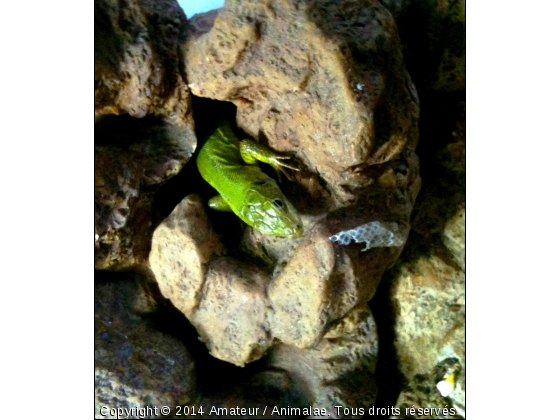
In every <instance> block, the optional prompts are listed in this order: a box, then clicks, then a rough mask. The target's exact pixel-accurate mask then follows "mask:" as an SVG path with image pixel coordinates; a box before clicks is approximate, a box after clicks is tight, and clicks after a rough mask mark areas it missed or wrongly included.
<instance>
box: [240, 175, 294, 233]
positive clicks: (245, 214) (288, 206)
mask: <svg viewBox="0 0 560 420" xmlns="http://www.w3.org/2000/svg"><path fill="white" fill-rule="evenodd" d="M245 202H246V203H247V205H246V206H244V208H243V209H242V219H243V220H245V222H247V223H248V224H249V225H251V226H253V227H254V228H255V229H257V230H258V231H259V232H261V233H265V234H267V235H275V236H284V237H288V238H299V237H300V236H301V235H302V234H303V223H302V222H301V219H300V217H299V214H298V212H297V210H296V209H295V207H294V206H293V205H292V203H290V202H289V201H288V199H287V198H286V197H285V196H284V194H283V193H282V191H281V190H280V188H279V187H278V185H276V182H274V180H273V179H272V178H270V180H266V181H261V182H257V183H255V184H253V185H252V186H251V188H250V189H249V190H248V191H247V194H246V200H245Z"/></svg>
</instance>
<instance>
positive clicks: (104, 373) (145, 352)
mask: <svg viewBox="0 0 560 420" xmlns="http://www.w3.org/2000/svg"><path fill="white" fill-rule="evenodd" d="M149 311H150V307H149V305H148V304H147V302H146V297H145V295H144V293H143V292H142V290H141V289H140V288H139V286H138V284H137V283H136V281H134V279H130V278H127V275H126V274H123V275H122V278H121V279H118V280H117V281H111V282H107V281H97V280H96V285H95V323H94V329H95V418H117V417H113V416H109V417H105V416H103V415H102V413H101V408H102V407H104V406H106V407H108V408H117V407H121V408H125V409H126V408H135V407H137V406H139V407H146V406H161V405H167V406H170V407H171V406H173V407H175V405H179V404H189V403H191V402H193V401H194V398H195V397H194V396H195V389H196V388H195V387H196V377H195V370H194V363H193V361H192V359H191V357H190V355H189V353H188V351H187V350H186V348H185V347H184V345H183V344H182V343H181V342H180V341H179V340H178V339H177V338H175V337H172V336H170V335H167V334H164V333H162V332H160V331H158V330H157V329H155V328H154V327H152V326H151V325H150V324H149V323H148V322H147V321H145V320H144V319H143V318H142V317H141V316H140V315H139V314H140V313H142V312H149ZM106 412H107V410H104V413H106ZM121 418H122V417H121ZM129 418H140V417H139V416H132V417H129Z"/></svg>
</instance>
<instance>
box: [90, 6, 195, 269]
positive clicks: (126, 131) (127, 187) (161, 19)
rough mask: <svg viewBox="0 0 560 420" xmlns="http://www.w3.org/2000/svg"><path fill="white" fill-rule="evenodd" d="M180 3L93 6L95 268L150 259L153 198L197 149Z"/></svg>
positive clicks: (118, 265) (131, 264)
mask: <svg viewBox="0 0 560 420" xmlns="http://www.w3.org/2000/svg"><path fill="white" fill-rule="evenodd" d="M185 26H186V18H185V16H184V13H183V11H182V10H181V8H180V7H179V6H178V4H177V3H176V2H175V1H157V2H156V1H140V0H138V1H134V0H130V1H124V2H117V1H112V0H96V1H95V267H96V268H98V269H107V268H111V269H122V268H126V267H130V266H133V265H137V264H142V263H143V262H145V260H146V259H147V257H148V252H149V245H150V238H151V233H152V231H153V227H152V226H151V219H152V217H151V213H150V212H151V204H152V201H153V193H154V192H155V190H157V188H158V187H159V186H160V185H161V184H162V183H164V182H165V181H166V180H167V179H169V178H170V177H171V176H173V175H175V174H177V173H178V172H179V171H180V169H181V167H182V166H183V165H184V164H185V163H186V162H187V161H188V160H189V158H190V156H191V155H192V153H193V151H194V148H195V147H196V137H195V134H194V122H193V119H192V112H191V109H190V108H191V105H190V93H189V91H188V88H187V85H186V83H185V81H184V80H185V77H184V76H183V74H184V70H182V69H181V65H182V58H181V56H180V52H181V49H180V48H179V45H180V44H181V43H182V42H184V40H185Z"/></svg>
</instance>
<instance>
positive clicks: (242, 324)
mask: <svg viewBox="0 0 560 420" xmlns="http://www.w3.org/2000/svg"><path fill="white" fill-rule="evenodd" d="M267 281H268V278H267V276H266V275H265V274H264V273H262V272H260V271H259V270H258V269H257V268H256V267H253V266H251V265H247V264H243V263H240V262H239V261H237V260H235V259H234V258H230V257H221V258H216V259H214V260H213V261H212V262H211V263H210V266H209V267H208V272H207V275H206V281H205V285H204V289H203V291H202V294H201V297H200V303H199V305H198V307H197V309H196V311H195V313H194V314H193V316H192V317H191V318H190V320H191V322H192V324H193V325H194V326H195V327H196V329H197V331H198V333H199V334H200V338H201V340H202V341H204V342H205V343H206V344H207V346H208V350H209V351H210V354H212V355H213V356H215V357H217V358H219V359H222V360H226V361H228V362H231V363H234V364H236V365H240V366H243V365H244V364H245V363H249V362H252V361H253V360H257V359H259V358H260V357H262V355H263V354H264V353H265V351H266V350H267V349H268V347H269V346H270V341H271V340H270V334H269V333H268V330H269V329H270V328H269V326H268V322H267V319H266V318H267V310H268V308H267V306H268V302H267V299H266V289H265V288H266V283H267Z"/></svg>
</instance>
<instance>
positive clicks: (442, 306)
mask: <svg viewBox="0 0 560 420" xmlns="http://www.w3.org/2000/svg"><path fill="white" fill-rule="evenodd" d="M464 107H465V103H464V102H462V103H459V104H458V106H457V104H455V106H454V107H451V109H452V113H454V114H455V115H456V118H458V121H457V122H456V125H455V127H453V125H451V129H450V130H449V132H448V133H446V135H445V136H443V138H445V139H446V140H447V143H446V144H445V143H443V144H440V145H439V150H433V153H432V156H431V157H430V158H429V159H430V160H431V162H430V160H428V159H427V163H428V164H430V163H433V166H432V167H431V169H432V172H431V173H428V172H427V174H426V176H425V177H424V180H425V185H424V187H425V188H424V189H423V190H422V193H421V194H420V195H419V197H418V205H417V211H416V212H415V215H414V218H413V221H412V227H411V233H410V240H409V242H408V244H407V247H406V249H405V251H404V252H403V254H402V256H401V260H400V261H399V263H398V264H397V265H396V266H395V267H394V268H393V269H392V270H391V272H390V273H389V275H388V276H387V279H386V280H387V282H388V283H387V285H388V291H387V298H388V299H389V300H390V303H389V306H390V310H388V311H386V313H387V314H388V315H389V314H390V313H392V314H393V317H394V319H393V320H392V321H393V322H394V324H393V328H394V332H393V336H391V337H387V338H389V339H391V340H392V341H393V343H392V345H393V346H394V349H393V350H392V351H393V352H394V354H395V356H396V361H397V364H398V369H399V371H400V372H401V373H402V375H403V381H404V383H405V384H406V383H408V385H406V391H403V392H405V394H403V395H401V396H400V397H399V401H400V402H399V404H401V403H402V404H404V405H405V406H406V404H409V405H410V406H411V405H412V404H415V403H416V406H417V407H418V404H419V403H420V402H421V403H423V404H428V403H430V404H436V402H437V405H430V406H429V407H434V408H437V407H440V408H442V407H443V406H445V405H446V404H447V406H448V408H452V407H453V408H454V409H455V410H456V413H457V415H463V416H464V413H465V364H466V361H465V190H464V185H465V184H464V179H465V160H464V150H465V149H464V148H465V114H464V109H465V108H464ZM453 108H455V109H454V110H453ZM437 117H438V118H439V117H440V114H439V113H437ZM452 130H453V131H452ZM434 146H435V147H438V146H437V145H432V147H434ZM435 147H434V148H435ZM377 298H378V297H377V296H376V300H377ZM376 300H374V302H373V303H374V304H375V303H376ZM389 318H390V317H389ZM383 322H387V319H384V320H383ZM446 364H452V365H457V368H456V369H455V370H456V373H455V376H454V380H453V383H454V389H453V391H452V392H451V394H450V395H448V396H447V395H446V398H443V397H442V396H441V395H440V392H439V391H438V389H437V388H436V384H437V383H438V382H439V381H441V380H442V377H443V375H444V374H445V369H444V367H445V365H446ZM448 370H449V369H448ZM450 372H451V370H449V372H447V373H450ZM421 384H424V385H426V384H429V386H427V385H426V386H424V385H421ZM435 394H438V395H439V396H438V397H435V396H434V395H435ZM405 401H408V403H405ZM440 402H441V403H442V404H443V405H439V404H440ZM422 407H426V406H425V405H424V406H422ZM411 418H416V417H411ZM434 418H443V417H434Z"/></svg>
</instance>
